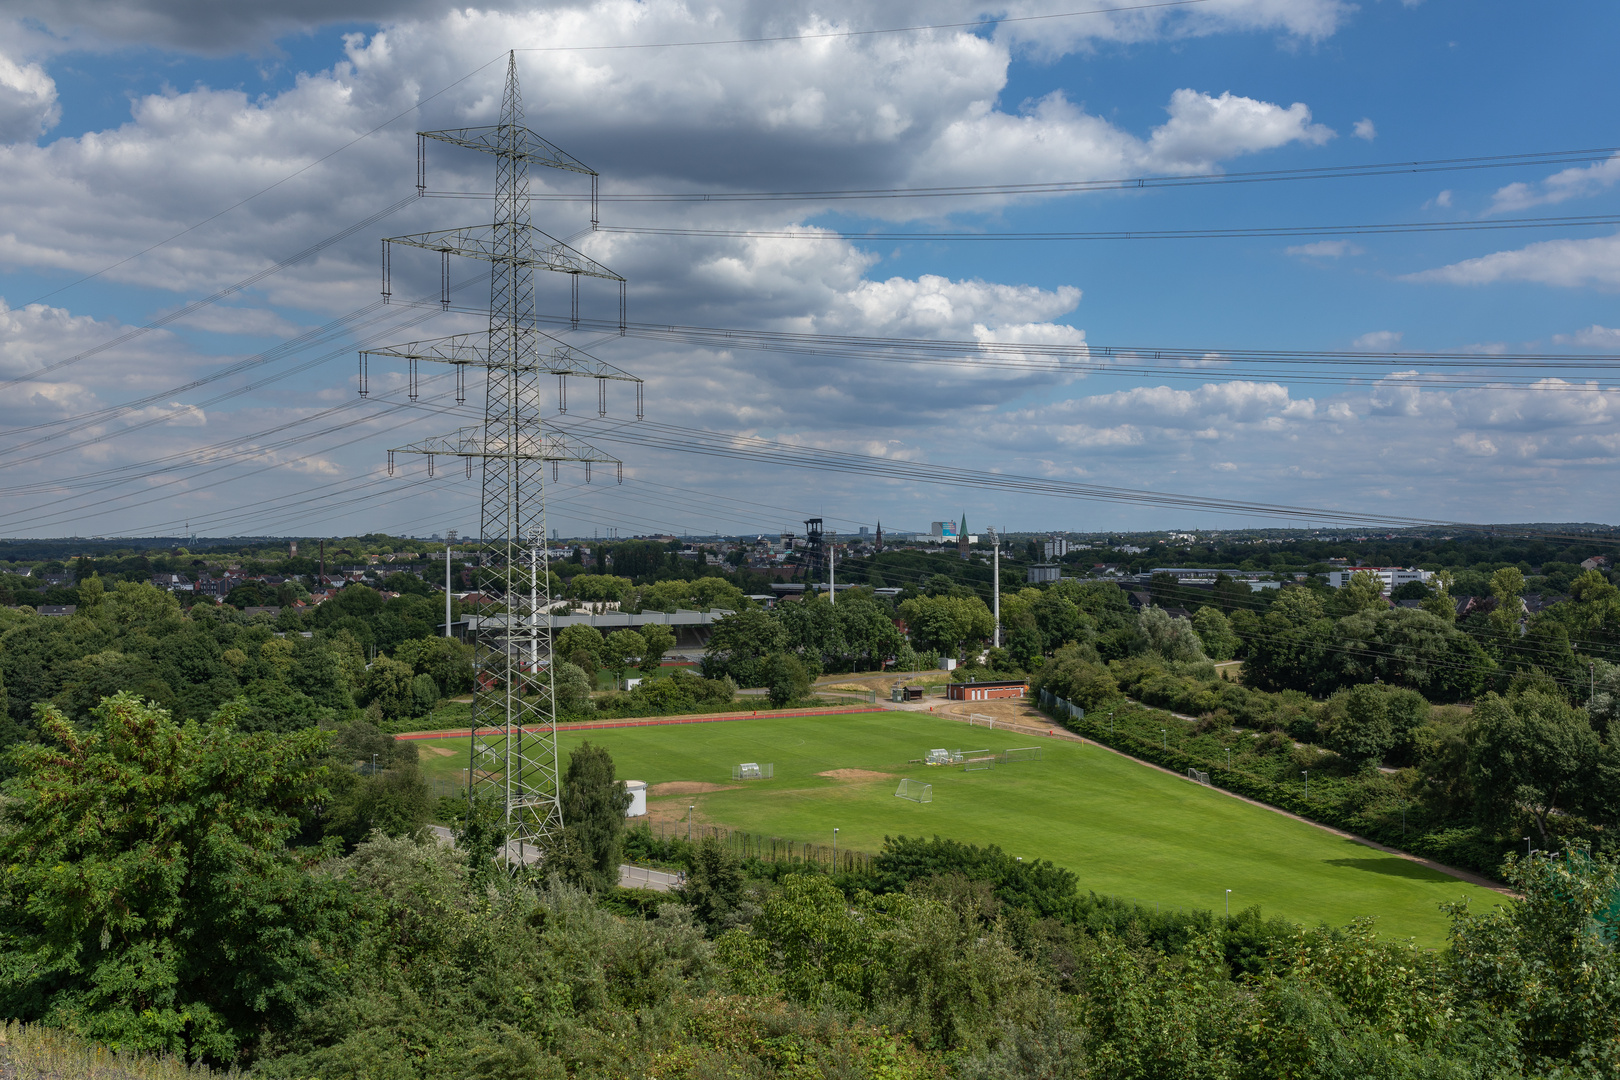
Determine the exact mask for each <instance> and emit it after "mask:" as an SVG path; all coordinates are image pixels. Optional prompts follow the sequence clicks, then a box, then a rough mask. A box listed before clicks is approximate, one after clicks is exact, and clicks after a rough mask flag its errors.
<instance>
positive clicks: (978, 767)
mask: <svg viewBox="0 0 1620 1080" xmlns="http://www.w3.org/2000/svg"><path fill="white" fill-rule="evenodd" d="M995 767H996V759H995V758H988V757H987V758H969V759H968V762H967V764H966V765H963V766H962V771H963V772H987V771H989V770H990V769H993V768H995Z"/></svg>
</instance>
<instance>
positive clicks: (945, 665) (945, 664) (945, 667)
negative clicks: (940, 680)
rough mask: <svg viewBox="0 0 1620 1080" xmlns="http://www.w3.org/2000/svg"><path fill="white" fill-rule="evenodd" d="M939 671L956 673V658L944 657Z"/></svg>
mask: <svg viewBox="0 0 1620 1080" xmlns="http://www.w3.org/2000/svg"><path fill="white" fill-rule="evenodd" d="M939 670H941V671H955V670H956V658H955V657H951V656H947V657H944V658H943V659H941V660H940V662H939Z"/></svg>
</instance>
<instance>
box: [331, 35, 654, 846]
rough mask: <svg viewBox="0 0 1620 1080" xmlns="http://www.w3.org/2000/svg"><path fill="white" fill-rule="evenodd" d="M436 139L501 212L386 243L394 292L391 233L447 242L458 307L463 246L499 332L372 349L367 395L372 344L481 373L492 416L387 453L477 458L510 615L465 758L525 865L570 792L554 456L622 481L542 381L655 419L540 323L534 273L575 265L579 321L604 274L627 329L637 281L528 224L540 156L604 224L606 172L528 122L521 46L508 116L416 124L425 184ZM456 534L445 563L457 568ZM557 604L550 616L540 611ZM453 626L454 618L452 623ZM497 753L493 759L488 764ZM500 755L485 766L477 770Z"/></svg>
mask: <svg viewBox="0 0 1620 1080" xmlns="http://www.w3.org/2000/svg"><path fill="white" fill-rule="evenodd" d="M428 139H433V140H436V141H439V142H445V143H450V144H451V145H454V146H460V147H463V148H466V149H470V150H477V151H481V152H483V153H488V154H493V155H494V157H495V214H494V219H493V221H492V222H491V223H490V224H487V225H475V226H471V227H468V228H464V229H445V230H438V231H435V232H429V233H419V234H415V235H411V236H397V237H391V238H389V239H387V240H384V241H383V297H384V299H385V300H387V299H388V297H389V296H390V295H391V292H392V284H391V281H390V278H391V257H390V251H391V248H392V246H393V245H396V244H397V245H404V246H407V247H416V248H425V249H428V250H430V251H437V252H439V253H440V259H441V266H442V267H445V268H446V269H441V274H440V279H441V281H442V282H443V283H444V284H443V289H444V293H443V296H442V300H443V302H444V303H445V305H446V306H448V304H449V280H450V278H449V273H448V269H447V267H448V262H449V258H450V256H451V255H459V256H464V257H467V258H473V259H479V260H482V261H485V262H488V263H489V264H490V267H491V271H490V296H489V299H490V303H489V329H488V330H487V331H486V332H484V333H472V334H455V335H452V336H450V337H446V338H437V339H434V340H431V341H418V342H412V343H409V344H404V345H395V346H388V347H385V348H378V349H370V350H366V351H365V352H362V353H361V354H360V392H361V394H362V395H364V394H365V393H366V367H367V359H368V357H370V356H389V357H395V358H398V359H403V360H406V361H407V362H408V363H409V370H410V383H409V391H410V397H411V398H412V400H415V398H416V396H417V389H418V384H417V379H416V370H417V365H418V363H419V362H422V361H429V362H435V363H448V364H451V365H453V366H454V368H455V373H456V401H457V403H458V404H459V403H461V402H462V401H464V400H465V397H466V392H465V386H466V372H467V369H468V368H474V369H481V370H482V371H483V372H484V380H485V393H484V423H483V424H482V426H480V427H475V428H462V429H459V430H457V431H455V432H453V433H451V434H449V435H444V436H439V437H435V438H430V439H425V440H422V441H420V442H416V443H412V444H411V445H409V446H403V447H398V448H396V449H395V450H390V451H389V452H388V461H389V469H388V471H389V472H390V474H391V473H392V472H393V460H394V459H393V455H394V454H395V453H408V454H424V455H426V456H427V459H428V475H429V476H432V475H433V461H434V458H435V457H436V456H438V455H445V456H450V457H459V458H462V459H463V460H464V461H465V462H466V468H467V475H468V476H469V477H470V476H471V475H472V463H473V461H474V460H477V461H478V462H479V463H480V466H481V469H482V480H483V493H482V509H481V517H480V527H481V531H480V534H479V544H478V550H477V551H476V553H475V554H473V555H472V557H471V558H470V559H469V561H470V562H473V563H475V565H476V569H475V570H474V574H475V579H474V588H475V591H476V592H478V593H480V594H483V596H484V601H485V602H493V603H495V604H499V605H502V606H503V607H504V608H505V613H504V614H501V615H496V616H484V617H482V618H479V619H475V620H472V621H473V623H474V629H473V635H472V636H473V641H474V644H475V654H474V660H473V668H474V678H473V707H472V725H471V726H472V736H473V737H472V740H471V750H470V755H471V756H470V759H469V763H468V764H469V768H468V770H467V788H468V797H469V798H480V797H481V798H492V799H493V801H494V802H495V803H496V804H497V807H498V809H499V812H500V815H501V819H502V823H503V825H504V828H505V831H506V836H507V845H506V849H505V854H506V858H507V861H508V862H509V863H512V864H521V863H525V862H532V861H534V860H535V859H537V858H541V857H544V855H545V853H546V851H548V850H549V849H550V848H551V846H552V844H553V842H554V841H555V840H556V839H557V838H558V837H559V835H560V833H561V831H562V826H563V821H562V803H561V800H560V797H559V796H560V791H559V770H558V763H557V703H556V693H555V690H554V689H553V686H552V680H551V678H550V677H549V676H550V669H551V665H552V655H551V625H550V623H551V620H550V618H549V612H550V610H551V588H550V584H551V573H550V567H549V565H548V559H547V556H546V543H545V537H546V535H547V533H546V509H545V467H546V463H547V462H550V463H551V469H552V479H553V480H555V479H557V468H558V463H559V462H564V461H567V462H577V463H581V464H583V466H584V471H585V481H586V483H589V482H590V479H591V465H592V464H593V463H601V464H607V465H613V466H614V467H615V470H616V472H617V476H618V479H619V480H620V482H622V481H623V479H624V466H623V463H622V462H620V461H619V460H618V459H617V458H614V457H610V456H609V455H607V454H604V453H602V452H601V451H600V450H597V449H596V448H595V447H593V446H590V445H589V444H587V443H585V442H582V441H580V440H579V439H576V438H574V437H572V436H570V435H567V434H565V433H563V432H559V431H556V430H547V429H546V426H545V424H544V422H543V420H542V409H543V406H542V399H543V397H544V394H543V392H542V390H541V385H540V380H541V378H542V376H547V375H556V376H558V412H559V413H560V412H565V411H566V410H567V397H566V394H565V392H564V387H565V385H566V379H567V378H569V377H571V376H572V377H583V378H591V379H595V380H597V385H598V388H599V389H598V394H597V398H598V411H599V412H600V413H601V414H602V415H606V413H607V396H606V385H607V382H608V381H610V380H611V381H619V382H629V383H632V384H634V386H635V388H636V416H637V418H638V419H639V418H640V417H641V415H642V394H641V386H642V384H641V380H640V379H639V378H637V377H635V376H634V375H630V374H628V373H627V372H624V371H621V370H619V369H618V368H616V367H613V366H612V365H610V364H606V363H604V362H603V361H601V360H598V359H597V358H595V357H593V356H591V355H589V354H587V353H585V352H583V351H582V350H579V349H576V348H574V347H573V346H571V345H568V344H566V343H565V342H563V341H560V340H558V339H557V338H554V337H551V336H550V335H549V334H545V333H543V332H542V331H541V330H540V329H539V327H538V320H537V318H536V308H535V277H534V272H535V270H536V269H541V270H551V271H555V272H558V273H564V274H568V275H569V279H570V282H571V286H570V294H571V301H572V312H573V318H574V320H575V322H576V323H577V321H578V318H579V279H580V278H581V277H593V278H603V279H607V280H610V281H616V282H618V283H619V324H620V332H621V333H623V330H624V316H625V308H624V297H625V281H624V278H622V277H621V276H619V275H618V274H616V273H614V272H613V271H611V270H609V269H608V268H607V267H605V266H602V265H601V264H600V263H598V262H595V261H594V260H592V259H591V258H589V257H588V256H586V255H584V254H582V253H580V252H578V251H576V250H574V249H573V248H571V247H569V246H568V245H567V244H565V243H563V242H562V241H560V240H557V239H555V238H553V237H551V236H548V235H547V234H545V233H543V232H541V231H540V230H539V229H536V228H535V227H534V226H533V225H532V224H530V222H529V166H530V165H531V164H534V165H542V166H546V167H548V168H555V169H562V170H565V171H568V172H574V173H580V174H582V175H587V176H589V177H590V178H591V195H592V213H591V224H592V225H593V226H594V225H595V224H596V212H595V196H596V182H597V175H596V173H595V172H594V171H593V170H591V169H589V168H587V167H586V166H585V165H583V164H581V163H580V162H579V161H578V160H577V159H575V158H573V157H572V156H570V155H568V154H566V153H564V152H563V151H562V150H560V149H558V148H557V147H555V146H553V145H552V144H551V143H549V142H547V141H546V140H545V139H542V138H541V137H540V136H538V135H536V134H534V133H533V132H531V131H529V130H528V129H527V128H525V127H524V126H523V99H522V95H521V93H520V92H519V89H518V78H517V56H516V53H515V52H514V53H511V54H509V56H508V60H507V71H506V89H505V93H504V95H503V97H502V100H501V116H500V122H499V123H498V124H495V125H492V126H488V127H481V128H461V129H457V130H453V131H425V132H418V148H419V157H418V163H417V186H418V188H419V189H420V188H424V187H425V184H426V178H425V172H424V170H425V158H423V157H422V156H421V155H420V150H421V148H422V147H423V146H425V140H428ZM449 561H450V558H449V545H448V544H447V545H446V550H445V564H446V568H447V569H448V566H449ZM543 616H545V617H543ZM446 621H447V622H448V619H447V620H446ZM485 736H498V737H499V738H500V739H502V740H503V742H504V747H503V750H502V751H501V753H500V754H499V755H492V754H490V753H488V750H487V748H486V751H485V754H484V755H483V757H482V758H481V757H480V755H479V747H480V745H481V744H482V740H483V738H484V737H485ZM491 758H493V760H489V759H491ZM481 761H487V766H488V767H486V768H482V769H481V768H479V765H480V762H481Z"/></svg>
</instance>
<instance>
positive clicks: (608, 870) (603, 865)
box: [562, 635, 630, 889]
mask: <svg viewBox="0 0 1620 1080" xmlns="http://www.w3.org/2000/svg"><path fill="white" fill-rule="evenodd" d="M611 637H612V635H609V638H610V640H611ZM562 789H563V790H562V815H563V824H564V829H565V831H566V832H567V833H568V836H569V839H570V840H572V842H573V843H574V845H575V846H576V848H577V850H578V852H579V854H580V855H581V857H582V859H583V866H584V877H585V880H583V881H581V882H580V884H583V885H588V886H591V887H594V888H603V889H605V888H611V887H612V886H614V885H617V884H618V883H619V852H620V850H621V848H622V847H623V845H624V812H625V810H627V809H629V806H630V793H629V792H628V791H626V790H625V787H624V783H623V781H620V780H618V779H616V778H615V776H614V773H613V755H611V754H609V753H608V752H607V748H606V747H603V746H596V745H593V744H591V743H588V742H587V743H582V744H581V745H580V747H579V749H578V750H575V751H574V752H573V753H571V754H569V755H568V771H567V772H566V773H565V774H564V776H563V785H562Z"/></svg>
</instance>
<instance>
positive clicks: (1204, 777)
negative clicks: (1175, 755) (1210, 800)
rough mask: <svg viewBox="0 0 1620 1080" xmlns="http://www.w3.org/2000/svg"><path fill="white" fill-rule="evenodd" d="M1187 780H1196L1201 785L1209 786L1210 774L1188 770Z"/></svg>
mask: <svg viewBox="0 0 1620 1080" xmlns="http://www.w3.org/2000/svg"><path fill="white" fill-rule="evenodd" d="M1187 779H1189V780H1196V781H1198V783H1200V784H1204V785H1208V784H1209V773H1207V772H1201V771H1200V770H1198V769H1188V770H1187Z"/></svg>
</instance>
